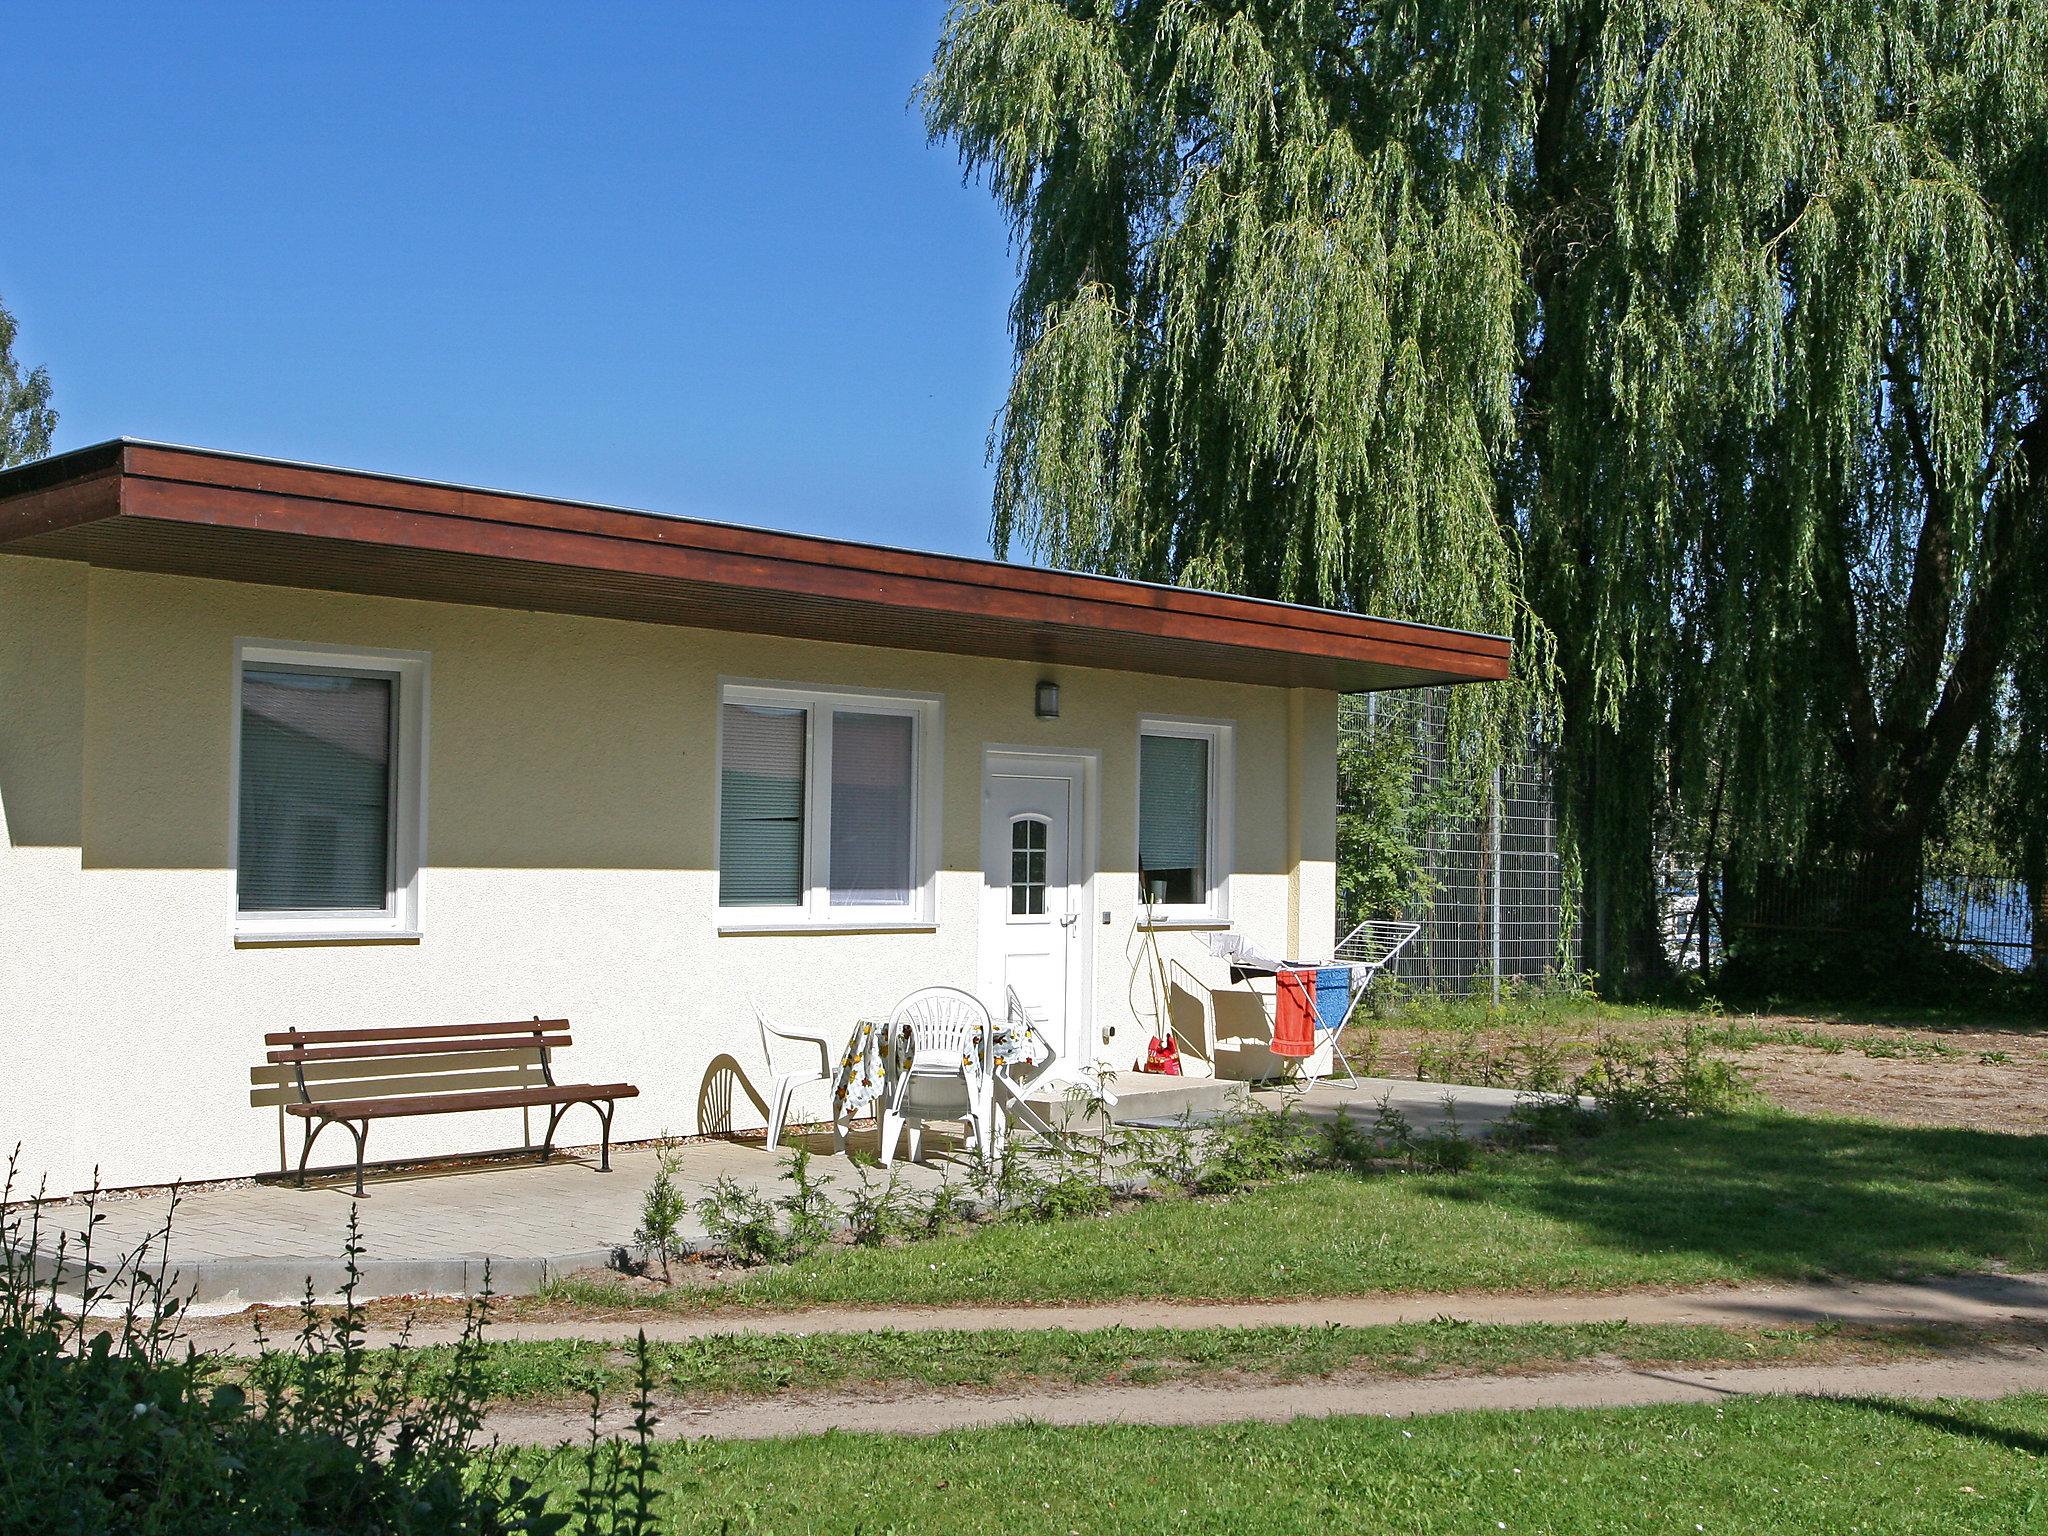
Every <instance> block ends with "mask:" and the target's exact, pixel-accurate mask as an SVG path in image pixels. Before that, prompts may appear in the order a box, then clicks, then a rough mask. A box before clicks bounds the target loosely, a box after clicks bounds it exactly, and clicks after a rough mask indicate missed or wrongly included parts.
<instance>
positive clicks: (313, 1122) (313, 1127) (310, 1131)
mask: <svg viewBox="0 0 2048 1536" xmlns="http://www.w3.org/2000/svg"><path fill="white" fill-rule="evenodd" d="M333 1123H334V1122H333V1121H331V1120H317V1119H314V1118H312V1117H310V1116H309V1117H308V1118H307V1120H306V1144H305V1145H304V1146H303V1147H301V1148H299V1188H301V1189H304V1188H305V1187H306V1159H307V1158H309V1157H311V1156H312V1155H313V1143H314V1142H315V1141H317V1140H318V1139H319V1137H320V1133H321V1132H322V1131H324V1130H326V1129H327V1127H328V1126H330V1125H332V1124H333Z"/></svg>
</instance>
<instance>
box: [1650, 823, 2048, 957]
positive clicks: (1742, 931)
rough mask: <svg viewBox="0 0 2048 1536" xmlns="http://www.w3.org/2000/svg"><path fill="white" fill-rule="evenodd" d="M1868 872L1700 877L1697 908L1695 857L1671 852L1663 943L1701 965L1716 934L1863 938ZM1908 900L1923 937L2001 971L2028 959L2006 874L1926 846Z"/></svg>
mask: <svg viewBox="0 0 2048 1536" xmlns="http://www.w3.org/2000/svg"><path fill="white" fill-rule="evenodd" d="M1879 884H1880V882H1878V881H1876V880H1875V879H1874V877H1873V876H1872V874H1871V872H1870V871H1867V870H1859V869H1853V868H1851V869H1843V868H1828V867H1825V866H1819V867H1816V866H1813V865H1801V866H1798V867H1796V868H1786V869H1777V870H1766V871H1761V872H1759V874H1758V875H1757V877H1756V878H1755V879H1753V880H1752V881H1751V882H1749V883H1748V884H1747V886H1746V887H1744V888H1742V889H1739V890H1738V889H1735V888H1732V887H1731V886H1730V885H1729V883H1728V882H1727V881H1725V880H1722V879H1720V878H1718V877H1710V885H1709V888H1710V889H1711V891H1712V892H1713V896H1714V899H1713V901H1712V903H1711V905H1710V907H1709V908H1708V910H1707V911H1705V912H1702V911H1701V908H1700V900H1699V894H1700V873H1699V869H1698V867H1697V865H1696V864H1692V863H1689V862H1686V861H1677V860H1674V861H1673V862H1672V863H1671V864H1670V865H1669V866H1668V868H1667V870H1666V876H1665V882H1664V937H1665V949H1666V952H1667V953H1668V954H1669V955H1670V956H1671V958H1672V961H1673V962H1674V963H1675V964H1677V965H1678V966H1679V967H1680V968H1681V969H1697V968H1698V966H1699V964H1700V960H1701V955H1702V953H1703V952H1704V954H1705V955H1706V958H1707V961H1708V964H1709V965H1710V966H1711V965H1713V964H1716V963H1718V962H1719V960H1720V959H1721V954H1722V945H1723V941H1724V940H1726V939H1730V938H1733V939H1740V938H1743V937H1746V936H1762V937H1765V938H1775V939H1792V940H1798V941H1804V942H1810V943H1813V944H1816V945H1819V944H1828V943H1841V942H1845V941H1846V942H1854V941H1857V940H1859V939H1862V938H1863V937H1865V930H1864V928H1863V927H1862V926H1861V919H1860V917H1859V913H1861V912H1863V911H1866V910H1868V907H1869V904H1870V902H1871V900H1872V899H1873V898H1872V891H1873V890H1874V889H1876V888H1877V887H1878V885H1879ZM1912 900H1913V913H1912V920H1913V928H1914V931H1915V932H1917V933H1919V934H1921V935H1922V936H1923V937H1926V938H1930V939H1934V940H1936V941H1937V942H1939V943H1941V944H1944V945H1946V946H1947V947H1948V948H1950V949H1953V950H1957V951H1959V952H1961V953H1964V954H1972V955H1976V956H1977V957H1979V958H1980V959H1983V960H1988V961H1990V962H1992V963H1993V964H1995V965H1997V966H1999V967H2001V968H2003V969H2005V970H2010V971H2024V970H2026V969H2027V967H2028V966H2029V965H2032V964H2035V963H2036V950H2035V942H2036V937H2037V935H2036V930H2035V924H2034V902H2033V900H2032V899H2031V895H2030V893H2029V892H2028V890H2027V886H2026V883H2025V882H2024V881H2022V880H2019V879H2017V878H2015V877H2014V876H2012V875H2010V874H2005V873H1999V872H1990V873H1986V872H1984V871H1982V870H1974V869H1964V868H1960V867H1957V866H1954V865H1952V864H1951V863H1950V862H1949V861H1948V860H1946V859H1945V858H1944V857H1943V850H1941V849H1938V848H1936V849H1930V850H1929V857H1928V859H1927V862H1926V864H1925V865H1924V867H1923V868H1922V870H1921V872H1920V877H1919V880H1918V883H1917V894H1915V895H1914V896H1913V897H1912Z"/></svg>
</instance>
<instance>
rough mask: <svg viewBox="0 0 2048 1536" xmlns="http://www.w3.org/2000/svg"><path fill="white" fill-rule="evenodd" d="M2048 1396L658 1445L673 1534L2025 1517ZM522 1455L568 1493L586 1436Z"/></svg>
mask: <svg viewBox="0 0 2048 1536" xmlns="http://www.w3.org/2000/svg"><path fill="white" fill-rule="evenodd" d="M2044 1452H2048V1398H2042V1397H2015V1398H2008V1399H2005V1400H2004V1401H2002V1402H1997V1403H1962V1402H1946V1403H1921V1404H1906V1403H1891V1402H1881V1401H1841V1402H1825V1401H1817V1400H1810V1399H1789V1398H1778V1399H1772V1398H1744V1399H1731V1400H1730V1401H1729V1402H1727V1403H1725V1404H1720V1405H1705V1406H1686V1407H1665V1408H1642V1409H1618V1410H1602V1411H1578V1412H1573V1411H1563V1410H1545V1411H1540V1412H1525V1413H1516V1414H1452V1415H1444V1416H1440V1417H1433V1418H1421V1419H1410V1420H1407V1421H1400V1420H1386V1419H1360V1418H1352V1419H1328V1420H1320V1421H1301V1422H1297V1423H1294V1424H1285V1425H1263V1424H1247V1425H1232V1426H1228V1427H1225V1428H1218V1429H1170V1430H1159V1429H1144V1428H1132V1427H1124V1426H1104V1427H1092V1428H1085V1429H1050V1428H1033V1427H1020V1428H1013V1429H996V1430H977V1431H972V1432H967V1433H960V1434H946V1435H935V1436H932V1437H930V1438H899V1437H888V1436H872V1435H841V1434H832V1435H826V1436H823V1437H815V1438H807V1439H803V1440H784V1441H764V1442H758V1443H741V1442H700V1443H697V1444H676V1445H669V1446H665V1447H662V1448H660V1450H659V1451H658V1452H657V1455H658V1457H659V1464H658V1482H659V1485H660V1487H661V1488H662V1489H663V1490H665V1491H666V1493H667V1494H668V1504H667V1508H666V1511H665V1516H666V1518H667V1519H668V1520H669V1521H671V1522H673V1528H674V1529H676V1530H678V1531H748V1532H759V1533H770V1532H777V1533H780V1532H832V1531H845V1532H853V1531H862V1532H889V1531H905V1532H908V1531H916V1532H922V1533H930V1536H944V1533H948V1532H963V1533H964V1532H982V1531H991V1530H1002V1531H1005V1532H1011V1533H1017V1536H1031V1533H1039V1532H1045V1533H1051V1536H1068V1533H1072V1532H1089V1533H1095V1532H1118V1531H1144V1532H1153V1531H1165V1530H1172V1531H1193V1532H1205V1531H1214V1532H1228V1533H1232V1536H1259V1533H1263V1532H1288V1533H1296V1532H1303V1531H1311V1532H1336V1531H1343V1532H1351V1531H1361V1532H1364V1531H1374V1532H1377V1531H1403V1532H1419V1533H1433V1532H1446V1533H1450V1532H1455V1533H1459V1536H1465V1533H1475V1532H1480V1533H1483V1532H1496V1531H1509V1532H1556V1533H1560V1536H1600V1533H1605V1532H1617V1533H1618V1532H1629V1533H1636V1532H1642V1531H1671V1532H1679V1533H1689V1532H1693V1531H1696V1530H1700V1531H1709V1532H1762V1531H1771V1532H1779V1531H1788V1532H1831V1533H1832V1532H1851V1531H1884V1532H1899V1533H1908V1532H1928V1533H1940V1536H1952V1533H1965V1532H1978V1531H1982V1532H2019V1531H2029V1530H2040V1529H2043V1528H2044V1525H2048V1463H2044V1462H2043V1460H2042V1456H2043V1453H2044ZM519 1464H520V1468H521V1470H522V1471H525V1472H527V1473H529V1474H534V1475H537V1476H538V1478H539V1479H540V1481H541V1483H542V1484H543V1486H546V1487H548V1488H549V1489H550V1490H551V1491H552V1492H553V1493H554V1494H555V1495H556V1497H557V1498H559V1499H560V1500H561V1501H562V1502H563V1503H564V1504H566V1502H567V1501H568V1499H569V1498H570V1497H571V1495H572V1492H573V1489H574V1487H575V1486H576V1483H577V1481H578V1479H579V1477H580V1476H581V1473H582V1465H581V1461H580V1458H579V1457H578V1456H577V1454H576V1453H575V1452H573V1451H568V1452H556V1453H552V1454H549V1453H543V1452H530V1453H526V1454H525V1455H523V1456H522V1457H521V1458H520V1463H519Z"/></svg>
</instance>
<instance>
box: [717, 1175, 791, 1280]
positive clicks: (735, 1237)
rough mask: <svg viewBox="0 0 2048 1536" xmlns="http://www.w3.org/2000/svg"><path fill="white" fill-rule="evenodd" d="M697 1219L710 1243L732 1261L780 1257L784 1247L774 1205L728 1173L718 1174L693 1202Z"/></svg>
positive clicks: (771, 1260) (764, 1261)
mask: <svg viewBox="0 0 2048 1536" xmlns="http://www.w3.org/2000/svg"><path fill="white" fill-rule="evenodd" d="M697 1219H698V1220H699V1221H701V1222H703V1223H704V1232H705V1235H706V1236H708V1237H709V1238H710V1239H711V1243H712V1246H713V1247H715V1248H717V1249H718V1250H719V1251H720V1252H721V1253H723V1254H724V1255H725V1256H726V1257H727V1258H728V1259H731V1260H732V1261H733V1262H734V1263H736V1264H775V1263H780V1262H781V1261H782V1257H783V1254H784V1252H785V1247H784V1243H783V1238H782V1229H781V1227H779V1226H777V1225H776V1221H775V1207H774V1206H773V1205H771V1204H770V1203H769V1202H768V1201H767V1200H766V1199H765V1198H763V1197H762V1196H761V1195H760V1194H759V1193H757V1192H756V1191H755V1190H754V1188H753V1186H751V1185H748V1184H742V1183H740V1182H739V1180H737V1179H735V1178H733V1177H732V1176H731V1175H730V1174H723V1173H722V1174H720V1175H719V1176H718V1178H717V1179H716V1180H714V1181H713V1183H712V1185H711V1189H710V1192H709V1193H708V1194H706V1195H705V1196H704V1198H703V1199H701V1200H699V1201H698V1202H697Z"/></svg>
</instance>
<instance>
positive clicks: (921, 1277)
mask: <svg viewBox="0 0 2048 1536" xmlns="http://www.w3.org/2000/svg"><path fill="white" fill-rule="evenodd" d="M2044 1181H2048V1137H2038V1136H2011V1135H2001V1134H1995V1133H1989V1132H1976V1131H1962V1130H1952V1129H1926V1128H1911V1127H1901V1126H1891V1125H1881V1124H1876V1123H1873V1122H1866V1121H1851V1120H1833V1119H1820V1118H1811V1117H1805V1116H1796V1115H1789V1114H1782V1113H1778V1112H1775V1111H1772V1110H1769V1109H1764V1108H1752V1109H1745V1110H1743V1111H1740V1112H1737V1113H1731V1114H1726V1115H1719V1116H1711V1117H1705V1118H1700V1119H1690V1120H1667V1121H1659V1122H1654V1123H1651V1124H1647V1125H1641V1126H1637V1127H1634V1128H1631V1129H1626V1130H1617V1131H1614V1132H1612V1133H1610V1134H1608V1135H1604V1136H1598V1137H1594V1138H1591V1139H1588V1140H1584V1141H1576V1142H1571V1143H1568V1144H1567V1145H1566V1146H1565V1147H1564V1148H1563V1149H1562V1150H1560V1151H1558V1152H1556V1153H1551V1154H1545V1153H1499V1154H1488V1155H1485V1156H1483V1157H1481V1159H1480V1160H1479V1162H1478V1164H1477V1166H1475V1167H1474V1168H1473V1169H1472V1170H1471V1171H1469V1172H1465V1173H1459V1174H1442V1173H1439V1174H1375V1175H1358V1174H1350V1173H1318V1174H1314V1175H1311V1176H1308V1177H1305V1178H1301V1179H1297V1180H1293V1181H1290V1182H1287V1183H1284V1184H1279V1185H1272V1186H1267V1187H1265V1188H1260V1189H1254V1190H1251V1191H1249V1192H1246V1193H1242V1194H1239V1195H1236V1196H1233V1197H1231V1198H1229V1199H1221V1200H1181V1199H1162V1200H1157V1201H1152V1202H1148V1203H1145V1204H1142V1205H1139V1206H1137V1207H1135V1208H1132V1209H1128V1210H1124V1211H1121V1212H1118V1213H1116V1214H1114V1215H1111V1216H1108V1217H1103V1218H1100V1219H1095V1220H1079V1221H1067V1222H1052V1223H1045V1224H1020V1223H1008V1222H1001V1223H994V1224H990V1225H984V1226H978V1227H974V1228H972V1229H970V1230H967V1231H964V1232H959V1233H956V1234H954V1235H951V1236H948V1237H942V1238H938V1239H935V1240H932V1241H929V1242H920V1243H912V1244H907V1245H904V1246H902V1247H894V1248H863V1249H854V1248H845V1247H834V1248H830V1249H826V1250H822V1251H820V1252H819V1253H817V1254H815V1255H813V1256H812V1257H810V1258H808V1259H805V1260H803V1261H801V1262H800V1263H798V1264H795V1265H793V1266H790V1267H789V1268H786V1269H781V1270H772V1271H764V1272H762V1273H760V1274H757V1275H753V1276H750V1277H748V1278H746V1279H744V1280H741V1281H739V1282H737V1283H735V1284H733V1285H731V1286H728V1287H720V1288H718V1289H715V1290H708V1291H707V1290H682V1289H678V1290H674V1291H669V1292H662V1293H658V1294H656V1295H654V1296H652V1297H644V1296H638V1295H635V1294H632V1293H629V1292H627V1291H626V1290H625V1289H624V1288H622V1287H610V1286H605V1285H601V1284H599V1285H594V1286H593V1285H589V1284H575V1283H571V1284H568V1285H565V1286H560V1287H557V1288H555V1289H554V1290H553V1291H552V1292H550V1293H549V1294H548V1295H547V1296H545V1297H544V1298H543V1299H542V1301H543V1304H544V1305H559V1304H561V1303H562V1302H565V1301H567V1302H581V1303H584V1304H590V1305H608V1306H636V1305H653V1306H662V1307H670V1308H677V1309H682V1308H692V1309H703V1308H709V1307H717V1306H761V1307H790V1306H800V1305H805V1304H812V1303H875V1304H879V1303H891V1302H894V1303H903V1304H919V1305H922V1304H942V1303H948V1302H1017V1303H1030V1302H1061V1301H1090V1300H1110V1299H1115V1298H1126V1297H1173V1298H1183V1299H1195V1298H1217V1299H1225V1298H1228V1299H1257V1298H1272V1297H1286V1296H1295V1297H1299V1296H1337V1295H1356V1294H1365V1293H1371V1292H1383V1291H1436V1290H1443V1291H1459V1290H1476V1291H1506V1290H1524V1289H1532V1290H1577V1291H1602V1290H1619V1289H1624V1288H1628V1287H1633V1286H1669V1285H1691V1284H1702V1283H1708V1282H1712V1281H1724V1280H1725V1281H1738V1280H1758V1279H1804V1278H1813V1277H1821V1276H1846V1277H1862V1278H1868V1277H1881V1276H1894V1275H1900V1274H1908V1275H1911V1274H1935V1273H1955V1272H1960V1271H1967V1270H1977V1269H1983V1268H1985V1267H1986V1266H1987V1265H1991V1264H1993V1263H2002V1264H2005V1265H2008V1266H2010V1267H2012V1268H2015V1269H2043V1268H2048V1201H2044V1200H2043V1199H2042V1198H2041V1191H2042V1189H2043V1188H2044ZM514 1310H515V1312H516V1311H517V1310H518V1308H517V1305H516V1304H515V1306H514Z"/></svg>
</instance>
